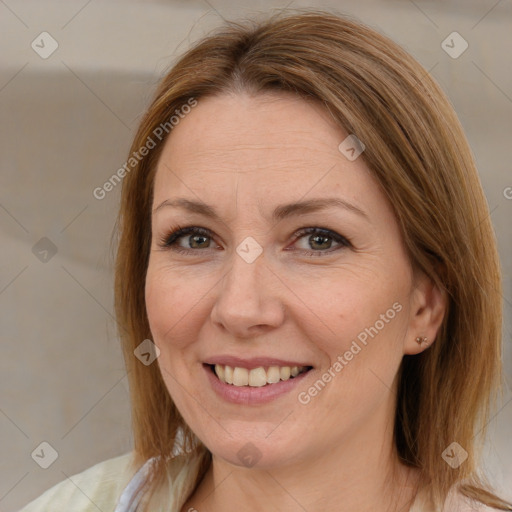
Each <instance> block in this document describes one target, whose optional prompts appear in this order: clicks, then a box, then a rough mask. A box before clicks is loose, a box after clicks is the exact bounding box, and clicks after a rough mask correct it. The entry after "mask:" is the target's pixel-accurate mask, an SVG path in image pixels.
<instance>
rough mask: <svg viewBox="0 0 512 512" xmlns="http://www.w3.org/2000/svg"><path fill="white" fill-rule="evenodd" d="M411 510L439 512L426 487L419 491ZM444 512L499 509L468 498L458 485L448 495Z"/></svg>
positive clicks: (492, 511)
mask: <svg viewBox="0 0 512 512" xmlns="http://www.w3.org/2000/svg"><path fill="white" fill-rule="evenodd" d="M410 512H437V511H436V510H435V508H434V506H433V505H432V502H431V501H430V499H429V496H428V494H427V490H426V489H423V490H421V491H420V492H419V493H418V495H417V496H416V500H415V501H414V503H413V506H412V508H411V509H410ZM442 512H498V509H495V508H492V507H489V506H487V505H484V504H483V503H481V502H480V501H477V500H473V499H471V498H468V497H467V496H465V495H464V494H462V493H461V492H460V491H459V490H458V489H457V488H456V487H453V488H452V489H451V490H450V492H449V493H448V496H447V497H446V501H445V503H444V506H443V510H442Z"/></svg>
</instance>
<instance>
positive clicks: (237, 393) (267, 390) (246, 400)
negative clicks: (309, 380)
mask: <svg viewBox="0 0 512 512" xmlns="http://www.w3.org/2000/svg"><path fill="white" fill-rule="evenodd" d="M203 368H204V369H205V372H206V375H207V377H208V379H209V381H210V384H211V386H212V388H213V390H214V391H215V392H216V393H217V395H219V396H220V397H221V398H223V399H224V400H226V402H231V403H233V404H240V405H257V404H265V403H268V402H271V401H272V400H275V399H277V398H279V397H280V396H283V395H286V393H289V392H290V391H292V390H293V389H294V388H295V387H296V386H297V385H298V384H299V383H300V382H301V381H302V380H303V379H304V377H306V375H308V374H309V373H310V372H311V370H309V371H307V372H304V373H300V374H299V375H297V377H293V378H290V379H288V380H281V381H279V382H276V383H275V384H267V385H266V386H261V387H251V386H235V385H233V384H226V383H225V382H222V381H221V380H220V379H219V378H218V377H217V375H215V374H214V372H213V370H212V369H211V368H210V367H209V366H208V365H203Z"/></svg>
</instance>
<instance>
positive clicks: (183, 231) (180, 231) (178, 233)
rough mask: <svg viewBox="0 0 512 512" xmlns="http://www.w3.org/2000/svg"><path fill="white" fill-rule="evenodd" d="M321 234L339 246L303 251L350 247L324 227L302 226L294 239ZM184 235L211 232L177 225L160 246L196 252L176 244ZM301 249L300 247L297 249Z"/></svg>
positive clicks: (315, 253)
mask: <svg viewBox="0 0 512 512" xmlns="http://www.w3.org/2000/svg"><path fill="white" fill-rule="evenodd" d="M316 234H319V235H323V236H325V237H327V238H332V239H333V240H334V241H335V242H337V243H339V244H340V247H337V248H334V249H326V250H318V251H308V250H305V249H303V251H304V252H305V253H306V254H307V255H308V256H312V257H319V256H320V257H321V256H325V255H326V254H330V253H332V252H335V251H337V250H340V249H342V248H347V247H352V244H351V242H350V240H349V239H348V238H346V237H344V236H342V235H339V234H338V233H336V232H334V231H331V230H330V229H325V228H316V227H310V228H303V229H300V230H299V231H297V232H295V234H294V236H295V237H296V240H295V241H297V240H300V239H301V238H302V237H303V236H306V235H316ZM185 235H201V236H204V237H207V238H213V236H212V232H211V231H210V230H209V229H205V228H201V227H197V226H189V227H185V228H182V227H180V226H178V227H177V229H175V230H174V231H172V232H171V233H169V234H167V235H165V236H163V237H162V238H161V239H160V244H159V245H160V247H161V248H162V249H170V250H172V251H176V252H178V253H182V254H189V253H191V252H197V251H200V250H201V249H185V248H183V247H179V246H178V245H176V242H177V241H178V240H179V239H180V238H182V237H184V236H185ZM298 250H301V249H298Z"/></svg>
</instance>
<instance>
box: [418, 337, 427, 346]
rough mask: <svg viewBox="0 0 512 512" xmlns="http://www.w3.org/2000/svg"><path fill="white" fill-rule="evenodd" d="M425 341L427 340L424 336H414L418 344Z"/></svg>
mask: <svg viewBox="0 0 512 512" xmlns="http://www.w3.org/2000/svg"><path fill="white" fill-rule="evenodd" d="M426 342H427V337H426V336H418V337H417V338H416V343H418V345H423V343H426Z"/></svg>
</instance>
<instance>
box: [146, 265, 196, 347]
mask: <svg viewBox="0 0 512 512" xmlns="http://www.w3.org/2000/svg"><path fill="white" fill-rule="evenodd" d="M200 292H201V290H198V289H197V287H195V286H194V285H193V283H190V282H189V283H188V284H187V282H185V281H184V280H183V279H180V278H179V277H177V275H176V273H175V272H166V271H165V270H161V269H160V270H159V269H154V268H152V267H151V266H150V267H149V268H148V273H147V276H146V287H145V299H146V310H147V315H148V321H149V326H150V329H151V333H152V335H153V337H154V340H153V341H154V342H155V343H156V344H157V345H158V346H159V348H160V350H166V349H167V347H168V346H169V345H170V344H172V345H173V346H175V347H180V346H181V345H182V344H185V343H186V342H187V339H188V340H190V334H187V332H186V331H188V330H190V329H193V328H194V326H196V325H198V323H197V322H195V321H194V317H195V316H196V315H197V311H198V307H199V305H200V301H201V297H202V295H203V294H204V292H203V293H200Z"/></svg>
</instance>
